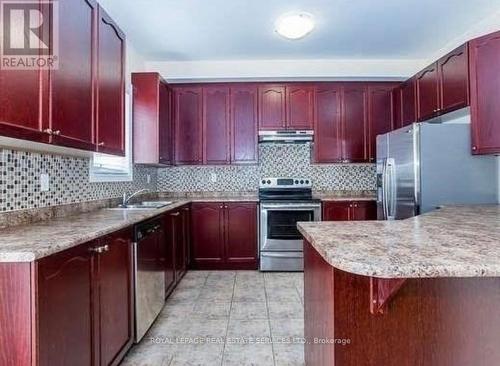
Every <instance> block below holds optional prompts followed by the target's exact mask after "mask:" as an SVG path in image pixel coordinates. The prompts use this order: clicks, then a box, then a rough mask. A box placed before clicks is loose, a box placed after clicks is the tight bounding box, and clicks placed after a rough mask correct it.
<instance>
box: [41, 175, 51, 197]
mask: <svg viewBox="0 0 500 366" xmlns="http://www.w3.org/2000/svg"><path fill="white" fill-rule="evenodd" d="M49 190H50V177H49V175H48V174H46V173H42V174H40V191H41V192H48V191H49Z"/></svg>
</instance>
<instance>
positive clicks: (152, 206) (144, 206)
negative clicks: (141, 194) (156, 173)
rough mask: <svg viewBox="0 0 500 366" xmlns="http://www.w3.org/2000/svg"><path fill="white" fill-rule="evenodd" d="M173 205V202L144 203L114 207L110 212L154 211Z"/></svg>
mask: <svg viewBox="0 0 500 366" xmlns="http://www.w3.org/2000/svg"><path fill="white" fill-rule="evenodd" d="M170 204H172V201H144V202H141V203H135V204H128V205H125V206H124V205H120V206H118V207H112V208H109V209H108V210H152V209H158V208H162V207H165V206H168V205H170Z"/></svg>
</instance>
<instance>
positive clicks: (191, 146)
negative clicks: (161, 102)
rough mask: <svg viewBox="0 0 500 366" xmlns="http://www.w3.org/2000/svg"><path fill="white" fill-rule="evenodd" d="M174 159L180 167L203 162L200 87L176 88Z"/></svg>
mask: <svg viewBox="0 0 500 366" xmlns="http://www.w3.org/2000/svg"><path fill="white" fill-rule="evenodd" d="M173 89H174V97H175V125H174V130H175V138H174V141H175V142H174V146H175V150H174V157H175V163H176V164H178V165H185V164H201V163H202V162H203V127H202V125H203V122H202V118H203V117H202V115H203V92H202V88H201V87H199V86H175V87H174V88H173Z"/></svg>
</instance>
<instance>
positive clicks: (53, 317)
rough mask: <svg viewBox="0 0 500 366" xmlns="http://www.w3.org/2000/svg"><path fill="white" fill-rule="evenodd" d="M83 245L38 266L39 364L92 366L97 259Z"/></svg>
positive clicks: (90, 245)
mask: <svg viewBox="0 0 500 366" xmlns="http://www.w3.org/2000/svg"><path fill="white" fill-rule="evenodd" d="M93 245H94V243H91V244H83V245H80V246H78V247H76V248H73V249H70V250H67V251H64V252H61V253H58V254H55V255H52V256H50V257H46V258H43V259H41V260H39V261H38V262H37V266H36V268H37V272H36V273H37V274H36V276H37V292H38V305H37V306H38V332H39V333H38V352H39V353H38V364H39V365H40V366H55V365H60V366H63V365H76V366H80V365H81V366H88V365H91V364H93V362H94V357H97V356H98V354H94V345H93V343H94V342H95V338H94V334H93V324H92V321H93V317H94V303H93V301H94V299H93V296H92V292H93V291H95V290H96V287H95V280H94V273H93V272H94V270H93V263H94V258H93V255H92V253H91V252H90V248H91V247H92V246H93Z"/></svg>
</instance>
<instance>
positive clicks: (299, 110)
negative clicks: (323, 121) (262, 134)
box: [259, 83, 314, 131]
mask: <svg viewBox="0 0 500 366" xmlns="http://www.w3.org/2000/svg"><path fill="white" fill-rule="evenodd" d="M313 107H314V85H311V84H300V83H290V84H286V85H281V84H264V85H260V86H259V129H260V130H271V131H272V130H310V129H312V128H313V119H314V112H313Z"/></svg>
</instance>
